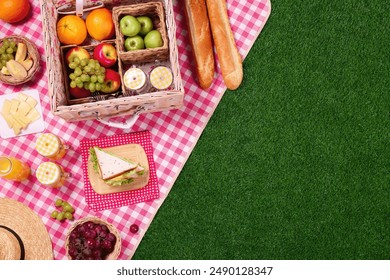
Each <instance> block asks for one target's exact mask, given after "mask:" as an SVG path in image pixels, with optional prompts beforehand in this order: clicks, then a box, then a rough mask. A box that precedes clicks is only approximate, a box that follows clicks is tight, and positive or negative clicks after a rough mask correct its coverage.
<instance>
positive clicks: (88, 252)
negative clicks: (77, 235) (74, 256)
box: [83, 248, 92, 257]
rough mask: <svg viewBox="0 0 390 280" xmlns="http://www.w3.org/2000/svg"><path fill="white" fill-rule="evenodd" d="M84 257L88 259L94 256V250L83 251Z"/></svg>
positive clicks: (86, 249)
mask: <svg viewBox="0 0 390 280" xmlns="http://www.w3.org/2000/svg"><path fill="white" fill-rule="evenodd" d="M83 255H84V256H86V257H89V256H91V255H92V250H91V249H90V248H85V249H84V250H83Z"/></svg>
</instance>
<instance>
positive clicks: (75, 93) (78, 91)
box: [69, 87, 91, 98]
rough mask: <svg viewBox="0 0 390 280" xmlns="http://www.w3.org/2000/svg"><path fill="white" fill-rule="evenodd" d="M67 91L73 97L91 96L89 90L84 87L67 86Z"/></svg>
mask: <svg viewBox="0 0 390 280" xmlns="http://www.w3.org/2000/svg"><path fill="white" fill-rule="evenodd" d="M69 93H70V95H71V96H72V97H73V98H86V97H90V96H91V92H90V91H89V90H87V89H85V88H79V87H75V88H71V87H70V88H69Z"/></svg>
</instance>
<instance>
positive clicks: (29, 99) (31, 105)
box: [26, 96, 38, 108]
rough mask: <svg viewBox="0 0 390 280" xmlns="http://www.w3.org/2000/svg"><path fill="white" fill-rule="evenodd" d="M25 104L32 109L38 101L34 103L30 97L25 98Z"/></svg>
mask: <svg viewBox="0 0 390 280" xmlns="http://www.w3.org/2000/svg"><path fill="white" fill-rule="evenodd" d="M26 102H27V104H28V105H30V107H31V108H34V107H35V106H36V105H37V104H38V101H36V100H35V99H34V98H33V97H31V96H27V99H26Z"/></svg>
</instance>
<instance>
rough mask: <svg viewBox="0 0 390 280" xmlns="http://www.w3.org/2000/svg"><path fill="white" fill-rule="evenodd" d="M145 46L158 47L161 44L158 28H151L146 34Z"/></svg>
mask: <svg viewBox="0 0 390 280" xmlns="http://www.w3.org/2000/svg"><path fill="white" fill-rule="evenodd" d="M144 41H145V47H146V48H147V49H148V48H158V47H161V46H162V45H163V39H162V37H161V33H160V32H159V31H158V30H152V31H150V32H149V33H148V34H146V36H145V38H144Z"/></svg>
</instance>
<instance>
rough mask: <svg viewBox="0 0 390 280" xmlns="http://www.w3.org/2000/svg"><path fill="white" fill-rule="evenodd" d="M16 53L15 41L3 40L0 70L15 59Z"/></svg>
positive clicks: (0, 47) (0, 53)
mask: <svg viewBox="0 0 390 280" xmlns="http://www.w3.org/2000/svg"><path fill="white" fill-rule="evenodd" d="M16 51H17V43H16V42H15V41H14V40H12V39H7V38H6V39H4V40H3V43H2V44H1V46H0V69H2V68H3V67H4V66H5V65H6V63H7V61H9V60H11V59H15V53H16ZM4 71H5V70H4ZM3 74H4V73H3Z"/></svg>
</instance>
